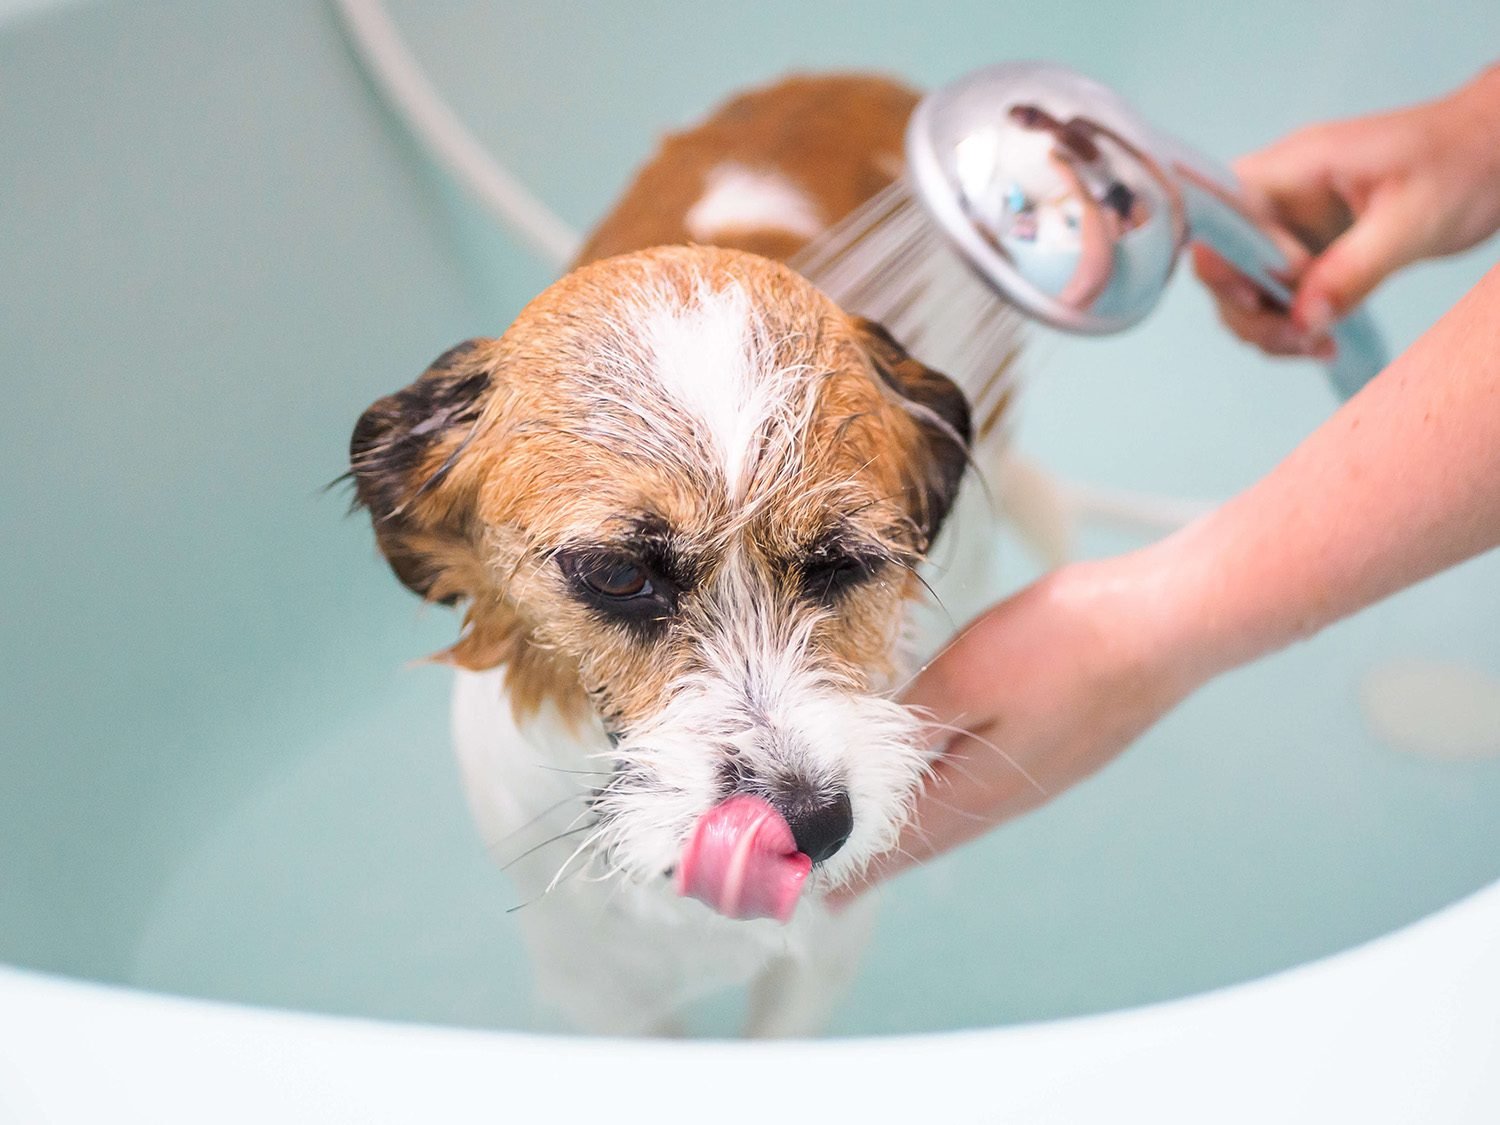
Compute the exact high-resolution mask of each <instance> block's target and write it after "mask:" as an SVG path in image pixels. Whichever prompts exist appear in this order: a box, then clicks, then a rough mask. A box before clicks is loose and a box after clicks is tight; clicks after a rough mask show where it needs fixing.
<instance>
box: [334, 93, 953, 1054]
mask: <svg viewBox="0 0 1500 1125" xmlns="http://www.w3.org/2000/svg"><path fill="white" fill-rule="evenodd" d="M915 101H916V95H915V94H914V93H913V92H912V91H910V90H908V89H906V88H905V87H903V86H901V85H899V84H896V83H893V82H889V81H886V80H884V79H879V78H871V77H860V76H845V77H826V78H798V79H791V80H788V81H785V82H783V83H780V84H778V85H776V86H773V87H770V88H767V89H764V90H759V91H754V92H751V93H749V94H746V95H744V96H742V97H740V98H737V99H735V100H733V101H731V102H729V103H728V104H726V105H725V106H723V107H721V108H720V109H719V110H718V111H717V112H716V113H715V114H713V115H712V116H711V117H710V118H709V119H708V120H707V121H705V122H704V123H702V124H701V125H699V126H698V127H696V128H694V129H691V130H688V131H686V132H684V133H680V134H678V135H676V136H674V137H671V138H668V140H667V141H666V142H665V143H664V144H663V146H662V148H661V151H660V152H659V153H658V154H657V155H656V157H655V158H654V159H653V160H652V161H651V162H650V163H649V164H648V165H647V166H646V167H645V168H644V169H642V170H641V172H640V173H639V174H638V176H637V178H636V180H635V182H634V184H633V185H632V186H631V187H630V188H629V190H628V191H627V192H626V194H625V196H624V197H623V199H622V200H621V202H620V204H619V205H618V207H617V208H616V209H615V210H614V211H613V212H612V213H611V214H610V216H609V217H608V218H606V219H605V221H604V222H603V223H602V224H601V225H600V227H599V228H598V229H597V230H596V232H595V233H594V234H593V236H592V237H591V239H590V240H589V242H588V244H587V246H586V247H585V249H584V251H583V253H582V255H581V256H580V259H579V261H578V263H577V264H576V266H575V268H574V269H573V270H571V271H570V272H569V273H568V274H567V275H566V276H564V277H563V278H562V279H561V280H560V281H558V282H557V283H556V284H554V285H553V286H551V287H550V288H548V289H547V290H546V291H544V292H543V293H542V294H541V295H540V296H538V297H537V298H536V299H535V300H533V301H532V302H531V303H530V304H529V305H528V306H527V307H526V309H525V310H524V311H523V312H522V313H521V314H520V316H519V317H518V318H517V319H516V321H515V323H514V324H512V325H511V326H510V328H508V329H507V330H506V331H505V333H504V334H503V335H501V336H500V337H498V338H495V339H478V340H471V341H469V342H467V343H464V344H460V345H459V346H458V347H456V348H453V349H451V350H450V351H448V352H446V353H445V354H443V355H442V356H440V357H439V358H438V359H437V360H436V361H435V362H434V363H433V364H432V366H431V367H430V368H429V369H428V370H427V371H426V372H425V373H424V374H423V375H422V376H421V377H420V378H419V379H418V380H417V381H416V382H414V383H412V384H411V385H410V386H408V387H406V388H405V389H403V390H400V391H398V392H396V393H394V394H392V395H389V396H387V397H385V398H382V399H380V400H379V401H378V402H376V403H375V404H374V405H373V406H371V407H370V408H369V410H368V411H366V412H365V414H364V415H363V416H362V417H361V418H360V420H359V423H358V425H357V427H356V429H355V432H354V436H353V440H352V443H351V459H352V465H353V473H354V478H355V482H356V490H357V497H358V501H359V502H360V503H361V504H362V505H364V506H365V507H366V508H368V510H369V512H370V515H371V518H372V521H373V526H374V530H375V535H376V538H377V540H378V543H379V545H380V548H381V550H382V551H383V553H384V554H385V557H386V559H387V560H388V561H389V563H390V565H391V567H392V569H393V570H394V571H395V573H396V575H397V576H398V577H399V578H400V580H401V581H402V582H404V583H405V584H406V585H407V586H408V587H410V588H411V589H412V590H413V591H415V592H416V593H417V594H419V595H420V596H422V597H423V598H425V599H428V600H430V601H434V602H440V603H443V604H448V605H454V604H462V605H463V607H464V622H463V630H462V635H461V636H460V638H459V639H458V641H457V643H455V644H454V645H453V646H452V647H451V648H450V649H448V650H447V651H446V652H445V653H444V654H443V656H444V658H445V659H446V660H447V661H449V662H450V663H452V664H453V665H455V666H456V667H457V668H458V669H459V672H458V683H457V687H456V692H455V697H454V715H453V719H454V727H455V735H456V742H457V747H458V753H459V758H460V762H461V765H462V768H463V774H464V778H465V783H466V786H467V788H468V792H469V796H470V799H471V804H472V806H473V808H474V811H475V814H476V817H477V818H478V820H479V822H480V824H481V826H482V828H483V830H484V832H485V834H486V837H487V839H488V840H489V841H491V843H492V844H493V845H494V847H495V850H496V852H497V855H499V856H501V857H502V858H503V859H505V860H506V861H508V862H509V863H510V870H511V871H512V873H513V875H514V876H515V878H516V881H517V884H518V886H519V888H520V892H521V895H522V897H523V899H524V901H525V902H526V906H525V908H524V909H522V910H521V911H520V914H519V918H520V920H521V923H522V927H523V931H524V933H525V936H526V939H527V943H528V947H529V949H530V952H531V955H532V957H533V961H534V965H535V969H536V974H537V980H538V987H539V990H540V994H541V996H542V997H543V998H544V999H545V1000H546V1001H548V1002H549V1003H551V1004H552V1005H554V1006H556V1007H557V1008H559V1009H560V1010H561V1011H562V1012H563V1014H564V1015H565V1016H566V1017H567V1018H568V1019H569V1020H570V1021H571V1022H572V1023H573V1024H575V1025H576V1026H578V1027H580V1028H581V1029H584V1030H589V1031H594V1032H609V1033H640V1032H662V1031H670V1030H673V1029H674V1027H675V1026H676V1023H675V1021H676V1019H677V1017H678V1014H679V1013H680V1012H681V1010H682V1008H683V1006H684V1005H685V1004H688V1003H690V1002H691V1001H692V1000H694V999H695V998H697V997H699V996H701V995H703V994H705V993H707V992H710V991H713V990H716V989H719V988H722V987H724V986H725V985H729V984H738V983H746V982H749V983H752V985H753V989H752V995H751V1007H750V1017H749V1025H748V1029H747V1030H748V1031H750V1032H751V1033H753V1034H762V1035H778V1034H780V1035H784V1034H807V1033H811V1032H813V1031H815V1030H816V1029H817V1027H818V1026H819V1025H820V1024H821V1022H822V1021H823V1020H824V1019H825V1018H826V1015H827V1012H828V1010H829V1007H830V1005H831V1003H832V1000H833V999H834V997H836V996H837V994H838V992H839V990H840V989H841V987H842V986H843V985H844V983H845V982H846V981H847V979H848V977H849V974H850V973H851V972H852V969H853V965H854V963H855V960H856V956H857V952H858V948H859V946H860V944H861V943H862V942H863V940H864V937H865V934H866V931H867V928H868V908H867V907H865V906H864V905H858V906H856V907H854V908H852V909H850V910H848V911H845V912H843V913H841V914H837V915H835V914H832V913H830V912H829V911H828V910H827V909H826V908H824V906H823V905H822V902H821V899H822V895H823V894H824V893H826V892H827V891H829V890H831V889H834V888H837V887H839V886H840V885H842V884H844V883H846V882H847V881H848V880H850V879H851V878H852V877H854V876H855V875H857V874H858V873H859V872H860V871H861V870H862V869H863V867H864V866H865V865H866V864H867V863H868V862H869V861H870V860H871V859H872V858H873V857H875V856H876V855H878V854H880V853H881V852H882V851H884V850H886V849H888V848H890V847H891V846H892V845H893V844H894V843H895V842H896V839H897V836H898V833H899V831H900V828H901V826H902V824H903V822H904V820H905V818H906V816H907V815H908V812H909V809H910V805H911V802H912V799H913V796H914V794H915V793H916V790H917V787H918V785H919V784H920V782H921V779H922V777H923V772H924V769H925V766H926V762H927V755H926V751H925V749H924V747H925V740H924V737H923V731H922V724H921V722H920V721H919V719H918V717H916V716H914V715H912V714H911V713H909V712H908V711H907V710H906V709H904V708H903V707H901V706H900V705H899V704H898V703H896V702H895V701H894V700H893V698H892V696H893V694H894V692H895V691H896V690H897V689H898V688H899V687H900V685H901V683H902V681H903V679H904V677H905V675H906V674H907V672H908V671H909V669H908V668H906V667H905V666H904V664H903V659H902V651H903V648H902V643H901V642H902V637H903V630H904V629H905V628H906V627H907V626H908V624H909V621H910V618H911V613H912V610H913V607H914V606H916V605H917V604H918V603H919V602H920V600H921V597H922V593H923V580H922V577H921V575H920V573H919V571H920V569H921V567H922V566H923V563H924V559H925V558H926V557H927V556H928V554H929V552H930V551H931V549H932V545H933V543H934V540H935V538H936V537H937V535H938V532H939V530H940V528H941V527H942V526H943V523H944V519H945V516H946V515H947V514H948V512H949V509H950V507H951V506H952V504H953V503H954V500H955V497H956V495H957V492H958V489H959V485H960V482H961V480H962V478H963V476H964V473H965V469H966V465H967V464H968V463H969V459H970V454H969V449H968V446H969V444H970V428H971V427H970V417H969V408H968V404H967V401H966V398H965V395H964V394H963V393H962V392H961V391H960V390H959V388H958V387H956V386H955V385H954V384H953V383H952V382H950V381H949V380H948V379H947V378H945V377H944V376H943V375H941V374H939V373H937V372H935V371H932V370H930V369H928V368H927V367H925V366H924V365H923V364H921V363H920V362H918V361H917V360H915V359H913V358H912V357H911V356H910V355H908V354H907V353H906V352H905V351H904V350H903V348H902V347H901V345H900V343H899V342H897V341H896V340H894V339H892V338H891V337H890V336H889V335H888V334H887V333H886V332H885V331H884V330H883V329H882V328H881V327H880V326H879V325H878V324H874V323H871V322H869V321H866V320H862V319H860V318H859V317H856V316H852V315H850V314H849V313H847V312H846V311H845V310H843V309H841V308H839V307H838V306H836V305H835V304H833V302H831V301H830V300H829V299H828V298H827V297H825V296H824V295H823V294H822V293H820V292H819V291H818V290H817V289H816V288H815V287H814V286H813V285H812V284H810V283H809V282H808V281H807V280H805V279H804V278H803V277H801V276H799V275H798V274H797V273H796V272H794V271H793V270H792V269H790V268H788V267H787V266H786V265H785V264H783V261H782V260H783V259H785V258H787V257H788V256H790V255H791V254H793V253H794V252H795V251H796V250H797V249H798V248H799V247H801V246H802V245H803V244H804V243H805V242H806V241H807V240H808V239H810V238H812V237H814V236H815V235H817V234H818V233H819V232H820V231H822V230H823V229H825V228H826V226H827V225H828V224H830V223H833V222H835V221H837V220H838V219H839V218H841V217H842V216H843V215H845V214H846V213H848V212H849V211H850V210H852V209H853V208H854V207H856V206H857V205H858V204H859V203H861V202H862V201H864V200H865V199H867V198H869V197H870V196H871V195H873V194H874V193H876V192H877V191H879V190H880V189H882V188H883V187H885V186H886V185H887V184H889V183H890V181H891V179H892V178H893V176H894V175H896V174H897V173H898V172H899V169H900V167H901V151H902V143H901V142H902V131H903V128H904V125H905V121H906V118H907V116H908V115H909V113H910V111H911V109H912V107H913V105H914V104H915ZM783 923H784V924H783Z"/></svg>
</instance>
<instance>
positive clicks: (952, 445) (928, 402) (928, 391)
mask: <svg viewBox="0 0 1500 1125" xmlns="http://www.w3.org/2000/svg"><path fill="white" fill-rule="evenodd" d="M854 326H855V330H856V332H857V333H858V334H859V337H860V339H861V341H862V343H863V344H864V348H865V352H866V354H868V355H869V357H870V363H871V366H872V367H873V368H874V369H875V373H876V374H877V375H878V376H879V377H880V379H881V381H882V382H884V383H885V385H886V386H887V387H889V388H890V389H891V390H893V391H894V392H895V393H896V394H897V395H899V396H900V397H901V399H902V406H903V408H904V409H905V410H906V413H907V414H908V415H909V416H910V417H911V418H912V420H913V421H914V422H916V424H917V426H918V428H919V429H920V431H921V433H922V438H923V451H922V455H921V461H922V463H921V464H920V465H919V466H918V469H919V472H920V477H919V479H918V480H917V481H916V482H914V483H915V485H916V489H915V495H914V497H913V500H914V504H913V512H912V518H913V520H914V521H915V522H916V525H917V527H918V528H920V529H921V531H922V534H923V536H924V538H925V539H926V542H925V543H924V544H923V550H926V549H927V548H929V547H931V546H932V542H933V540H935V539H936V538H937V534H938V531H939V530H941V528H942V526H943V520H944V519H946V518H947V515H948V510H949V509H950V508H951V507H952V506H953V500H954V498H955V497H956V496H957V495H958V486H959V482H960V481H962V480H963V475H964V470H965V469H966V468H967V467H968V464H969V442H970V440H971V439H972V431H971V426H970V421H969V401H968V399H966V398H965V397H964V393H963V391H961V390H959V389H958V387H957V386H956V385H955V384H954V382H953V380H951V379H949V378H948V377H947V376H946V375H942V374H940V373H939V372H936V371H934V370H933V369H932V368H930V367H928V366H926V365H925V364H923V363H921V362H919V361H918V360H916V359H913V358H912V356H911V355H910V354H909V353H908V352H907V350H906V349H905V348H903V347H902V346H901V345H900V344H899V343H897V342H896V338H895V337H894V336H892V335H891V334H890V333H889V332H887V331H886V330H885V328H883V327H882V326H881V325H879V324H877V323H876V322H875V321H873V320H866V319H864V318H863V317H856V318H855V320H854Z"/></svg>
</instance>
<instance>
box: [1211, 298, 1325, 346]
mask: <svg viewBox="0 0 1500 1125" xmlns="http://www.w3.org/2000/svg"><path fill="white" fill-rule="evenodd" d="M1219 319H1220V320H1222V321H1223V322H1224V324H1225V326H1226V327H1228V329H1229V330H1230V331H1231V332H1233V333H1234V334H1235V335H1236V336H1238V337H1239V338H1240V339H1241V340H1243V341H1245V342H1246V343H1247V344H1252V345H1254V346H1255V347H1257V348H1259V349H1260V350H1261V351H1263V352H1265V353H1267V354H1268V355H1275V356H1313V357H1316V358H1318V359H1331V358H1332V357H1333V342H1332V341H1331V340H1330V339H1329V338H1328V337H1327V336H1319V335H1316V334H1311V333H1307V332H1304V331H1303V330H1302V329H1301V328H1298V327H1297V325H1296V324H1295V323H1293V321H1292V318H1291V317H1290V316H1289V315H1287V313H1286V312H1285V311H1283V310H1281V309H1277V308H1275V307H1272V306H1265V307H1260V308H1255V309H1245V308H1241V307H1239V306H1237V305H1233V304H1230V303H1228V302H1225V301H1220V302H1219Z"/></svg>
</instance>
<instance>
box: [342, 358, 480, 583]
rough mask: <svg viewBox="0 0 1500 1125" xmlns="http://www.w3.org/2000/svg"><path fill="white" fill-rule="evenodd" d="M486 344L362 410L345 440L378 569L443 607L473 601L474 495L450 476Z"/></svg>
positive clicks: (464, 439) (476, 567) (474, 409)
mask: <svg viewBox="0 0 1500 1125" xmlns="http://www.w3.org/2000/svg"><path fill="white" fill-rule="evenodd" d="M494 344H495V341H494V340H483V339H479V340H468V341H465V342H464V343H462V344H459V345H458V346H457V347H454V348H449V349H448V350H447V351H446V352H444V353H443V354H442V355H440V356H438V358H437V359H435V360H433V362H432V366H430V367H429V368H428V369H427V370H426V371H425V372H423V374H422V377H421V378H420V379H418V380H417V381H416V382H415V383H413V384H411V386H409V387H406V388H405V389H403V390H399V391H397V392H396V393H395V394H391V395H386V396H385V397H384V398H382V399H378V400H377V401H376V402H375V403H374V405H372V406H371V407H370V408H369V409H368V410H366V411H365V412H364V414H362V415H361V416H360V419H359V422H358V423H357V424H356V425H355V427H354V435H353V437H352V438H350V441H349V463H350V469H351V473H352V476H353V478H354V489H355V506H356V507H364V508H367V509H369V512H370V519H371V521H372V523H373V524H374V527H375V538H376V541H377V542H378V543H379V544H380V549H381V551H382V552H383V553H384V555H385V557H386V561H387V562H389V563H390V565H391V569H392V570H394V571H395V572H396V577H397V578H399V579H401V581H402V582H403V583H404V584H405V585H406V586H407V587H408V588H409V589H411V590H413V591H415V592H416V593H418V594H420V595H421V596H422V597H423V598H426V599H427V600H429V601H435V602H441V603H442V604H444V605H452V604H453V603H454V602H456V601H458V599H459V598H462V597H472V596H473V595H474V594H475V593H476V591H477V586H478V583H479V582H480V581H482V574H483V568H482V564H481V563H480V560H479V556H478V553H477V550H476V545H475V544H474V543H473V541H472V536H471V524H472V522H473V521H472V519H471V518H470V516H471V512H472V507H473V496H472V495H471V492H470V490H469V489H466V488H465V487H463V485H462V484H461V483H459V482H458V481H457V480H456V479H455V478H456V477H458V476H461V474H455V473H454V469H455V467H456V466H457V465H458V464H459V461H460V459H461V457H462V456H463V453H464V451H465V449H466V448H467V446H468V443H469V441H470V439H471V438H472V437H473V435H474V433H475V429H476V427H477V425H478V422H479V419H480V415H481V413H482V411H483V407H484V403H485V400H486V399H487V397H488V392H489V391H490V388H491V376H492V373H493V370H494V360H495V356H494Z"/></svg>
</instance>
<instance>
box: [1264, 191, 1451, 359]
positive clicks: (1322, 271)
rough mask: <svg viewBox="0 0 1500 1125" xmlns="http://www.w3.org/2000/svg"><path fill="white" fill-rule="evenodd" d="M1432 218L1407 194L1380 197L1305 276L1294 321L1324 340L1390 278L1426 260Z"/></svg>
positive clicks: (1301, 281) (1318, 259)
mask: <svg viewBox="0 0 1500 1125" xmlns="http://www.w3.org/2000/svg"><path fill="white" fill-rule="evenodd" d="M1428 220H1429V216H1428V215H1427V214H1426V213H1425V211H1424V209H1423V207H1422V205H1421V203H1420V201H1419V200H1417V199H1414V198H1413V195H1412V193H1410V192H1407V191H1393V192H1387V193H1382V194H1380V195H1377V196H1376V197H1375V198H1374V199H1372V200H1371V201H1370V204H1369V206H1368V207H1367V208H1366V209H1365V211H1364V213H1363V214H1361V215H1360V216H1359V218H1358V219H1356V220H1355V222H1354V225H1353V226H1351V227H1350V228H1349V229H1348V230H1347V231H1345V232H1344V233H1343V234H1341V235H1339V237H1338V238H1336V239H1334V240H1333V242H1332V243H1330V244H1329V246H1328V248H1327V249H1326V250H1324V251H1323V252H1322V253H1321V254H1319V255H1318V256H1317V257H1315V258H1314V259H1313V260H1312V261H1311V262H1310V263H1309V264H1308V266H1307V268H1306V270H1305V271H1304V272H1303V275H1302V278H1301V280H1300V281H1299V282H1298V284H1297V294H1296V297H1295V299H1294V300H1293V302H1292V321H1293V322H1294V323H1295V324H1296V325H1297V327H1298V328H1300V329H1302V331H1304V332H1307V333H1309V334H1310V335H1318V336H1321V335H1323V334H1324V333H1326V332H1327V331H1328V329H1329V328H1331V327H1332V325H1333V322H1334V321H1336V320H1337V319H1339V318H1340V317H1342V316H1345V315H1347V314H1348V313H1349V312H1351V311H1352V310H1353V309H1354V308H1355V306H1357V305H1358V304H1359V303H1360V302H1361V301H1363V300H1364V299H1365V298H1366V297H1368V296H1369V295H1370V293H1371V292H1372V291H1373V290H1374V289H1375V287H1376V286H1377V285H1379V284H1380V283H1381V282H1382V281H1384V280H1385V278H1386V277H1387V276H1388V275H1389V274H1391V273H1393V272H1394V271H1396V270H1398V269H1400V268H1401V267H1402V266H1404V265H1407V264H1408V263H1410V262H1414V261H1416V260H1417V259H1418V258H1420V257H1422V248H1423V245H1424V237H1425V231H1426V228H1427V224H1428Z"/></svg>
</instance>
